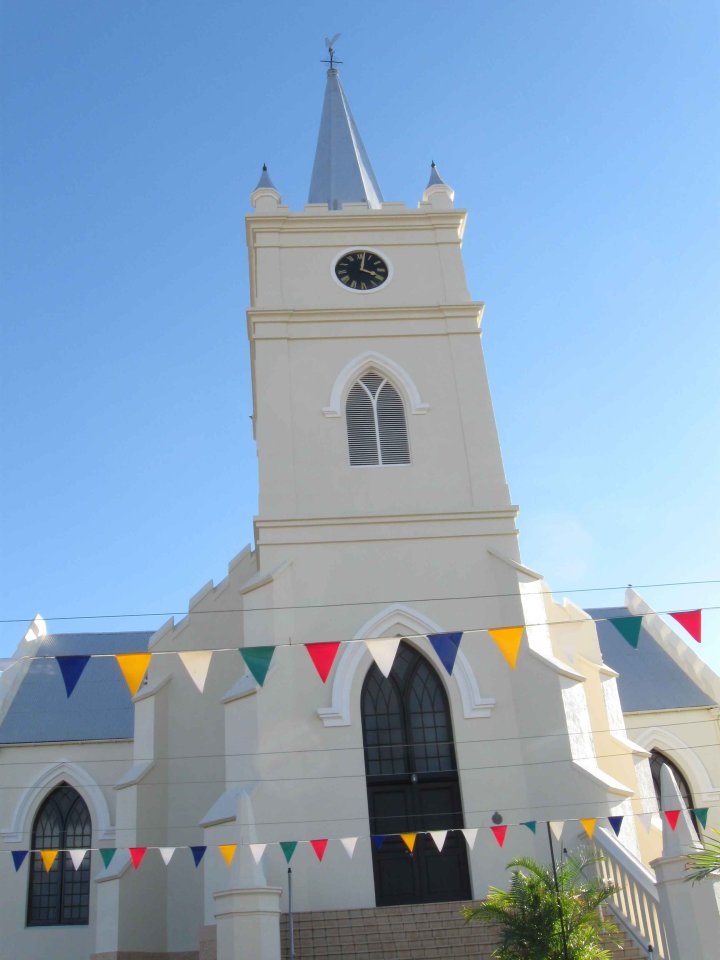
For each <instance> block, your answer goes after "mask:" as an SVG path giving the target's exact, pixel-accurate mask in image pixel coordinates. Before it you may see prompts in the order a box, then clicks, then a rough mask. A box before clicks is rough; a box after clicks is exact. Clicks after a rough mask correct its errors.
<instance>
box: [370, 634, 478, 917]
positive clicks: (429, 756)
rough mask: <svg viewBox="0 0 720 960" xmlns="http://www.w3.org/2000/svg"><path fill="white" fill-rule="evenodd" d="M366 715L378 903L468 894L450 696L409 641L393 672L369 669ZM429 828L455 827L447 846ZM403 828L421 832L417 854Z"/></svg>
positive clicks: (459, 897) (460, 897) (457, 897)
mask: <svg viewBox="0 0 720 960" xmlns="http://www.w3.org/2000/svg"><path fill="white" fill-rule="evenodd" d="M362 721H363V742H364V747H365V772H366V780H367V791H368V806H369V810H370V832H371V834H372V835H373V843H372V855H373V872H374V877H375V897H376V902H377V905H378V906H391V905H393V904H400V903H431V902H437V901H443V900H466V899H469V898H470V896H471V889H470V875H469V870H468V861H467V851H466V846H465V838H464V837H463V835H462V833H460V831H459V828H461V827H463V826H464V821H463V814H462V803H461V797H460V785H459V782H458V774H457V763H456V759H455V745H454V741H453V732H452V723H451V718H450V709H449V704H448V699H447V695H446V693H445V689H444V687H443V685H442V683H441V681H440V678H439V677H438V675H437V673H436V672H435V670H434V668H433V667H432V665H431V664H430V663H429V662H428V661H427V660H426V659H425V658H424V657H423V656H422V654H420V653H419V652H418V651H417V650H415V649H414V648H413V647H411V646H410V645H409V644H407V643H405V642H402V643H401V644H400V646H399V648H398V654H397V657H396V658H395V663H394V665H393V669H392V672H391V673H390V676H389V677H388V678H385V677H384V676H383V675H382V673H381V672H380V670H378V668H377V667H376V666H373V667H372V669H371V670H370V671H369V673H368V675H367V677H366V678H365V683H364V686H363V691H362ZM430 830H447V831H450V832H448V834H447V837H446V839H445V843H444V845H443V848H442V851H440V850H438V848H437V845H436V844H435V841H434V840H433V838H432V837H430V836H428V835H427V833H426V832H427V831H430ZM401 833H415V834H417V837H416V840H415V847H414V850H413V852H412V854H411V853H410V851H409V850H408V848H407V846H406V844H405V842H404V841H403V840H402V838H401V837H400V836H399V834H401ZM381 837H382V838H384V839H383V840H382V842H381V843H380V840H379V838H381Z"/></svg>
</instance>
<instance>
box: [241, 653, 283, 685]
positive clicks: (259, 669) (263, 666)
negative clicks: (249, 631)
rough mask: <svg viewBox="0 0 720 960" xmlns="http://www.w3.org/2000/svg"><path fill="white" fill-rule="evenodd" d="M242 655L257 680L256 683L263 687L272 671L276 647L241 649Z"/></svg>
mask: <svg viewBox="0 0 720 960" xmlns="http://www.w3.org/2000/svg"><path fill="white" fill-rule="evenodd" d="M240 653H241V655H242V658H243V660H244V661H245V665H246V667H247V668H248V670H249V671H250V673H251V674H252V675H253V677H254V678H255V683H257V685H258V686H260V687H261V686H262V685H263V684H264V683H265V677H266V676H267V672H268V670H269V669H270V661H271V660H272V658H273V654H274V653H275V647H240Z"/></svg>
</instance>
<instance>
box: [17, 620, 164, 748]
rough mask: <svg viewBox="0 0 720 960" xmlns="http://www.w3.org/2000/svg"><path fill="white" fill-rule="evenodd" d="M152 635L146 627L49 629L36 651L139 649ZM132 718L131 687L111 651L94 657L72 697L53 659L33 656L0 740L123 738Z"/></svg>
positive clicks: (42, 654) (70, 653) (130, 733)
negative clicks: (100, 630)
mask: <svg viewBox="0 0 720 960" xmlns="http://www.w3.org/2000/svg"><path fill="white" fill-rule="evenodd" d="M151 636H152V633H151V632H147V631H137V632H133V633H57V634H49V635H48V636H46V637H44V638H43V639H42V640H41V641H40V643H39V645H38V648H37V651H36V656H38V657H49V658H52V657H56V656H78V655H79V656H82V655H85V654H100V653H104V654H116V653H141V652H143V651H145V650H147V646H148V641H149V640H150V637H151ZM11 669H13V670H19V669H22V668H21V667H20V666H17V667H12V668H11ZM133 721H134V710H133V703H132V698H131V696H130V691H129V690H128V687H127V684H126V683H125V679H124V678H123V675H122V673H121V672H120V668H119V667H118V665H117V663H116V662H115V660H114V659H113V657H112V656H109V657H97V658H96V657H93V658H92V659H91V660H90V661H89V662H88V664H87V666H86V667H85V670H84V671H83V674H82V676H81V677H80V679H79V680H78V683H77V686H76V687H75V689H74V691H73V693H72V696H70V697H68V696H67V694H66V692H65V684H64V683H63V679H62V676H61V674H60V668H59V667H58V665H57V663H56V662H55V661H54V660H53V659H47V660H31V661H30V663H29V665H28V668H27V673H26V674H25V676H24V678H23V680H22V682H21V684H20V686H19V688H18V690H17V691H16V693H15V696H14V698H13V700H12V703H11V704H10V706H9V708H8V711H7V714H6V715H5V717H4V718H3V720H2V723H0V744H10V743H53V742H58V741H64V740H125V739H129V738H131V737H132V736H133Z"/></svg>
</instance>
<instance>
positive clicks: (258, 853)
mask: <svg viewBox="0 0 720 960" xmlns="http://www.w3.org/2000/svg"><path fill="white" fill-rule="evenodd" d="M266 846H267V844H266V843H251V844H250V853H251V854H252V855H253V860H254V861H255V863H260V861H261V860H262V855H263V854H264V853H265V847H266Z"/></svg>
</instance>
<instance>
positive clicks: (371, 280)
mask: <svg viewBox="0 0 720 960" xmlns="http://www.w3.org/2000/svg"><path fill="white" fill-rule="evenodd" d="M335 276H336V277H337V278H338V280H339V281H340V283H342V285H343V286H344V287H347V288H348V290H358V291H361V292H362V291H363V290H375V289H376V288H377V287H379V286H380V284H382V283H385V281H386V280H387V278H388V268H387V264H386V263H385V261H384V260H383V259H382V257H379V256H378V255H377V254H376V253H370V251H369V250H352V251H351V252H350V253H344V254H343V255H342V257H340V259H339V260H338V262H337V263H336V264H335Z"/></svg>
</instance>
